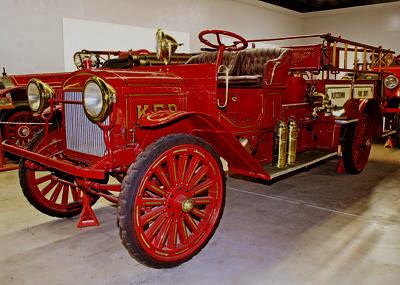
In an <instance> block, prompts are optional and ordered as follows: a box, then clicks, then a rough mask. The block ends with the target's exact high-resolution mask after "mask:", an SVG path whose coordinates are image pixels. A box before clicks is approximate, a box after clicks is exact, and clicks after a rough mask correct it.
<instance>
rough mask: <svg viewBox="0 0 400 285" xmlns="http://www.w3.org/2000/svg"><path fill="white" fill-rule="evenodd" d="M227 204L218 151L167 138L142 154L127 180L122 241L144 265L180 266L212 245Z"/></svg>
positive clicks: (186, 139) (120, 219)
mask: <svg viewBox="0 0 400 285" xmlns="http://www.w3.org/2000/svg"><path fill="white" fill-rule="evenodd" d="M224 203H225V176H224V175H223V171H222V165H221V161H220V159H219V156H218V154H217V153H216V152H215V151H214V150H213V149H212V147H211V146H210V145H209V144H208V143H206V142H205V141H204V140H202V139H199V138H197V137H194V136H190V135H186V134H174V135H169V136H166V137H164V138H161V139H159V140H158V141H156V142H155V143H153V144H151V145H150V146H148V147H147V148H146V150H145V151H144V152H143V153H141V154H140V155H139V156H138V158H137V160H136V161H135V162H134V163H133V164H132V165H131V167H130V168H129V171H128V174H127V176H126V177H125V179H124V181H123V184H122V192H121V194H120V196H119V207H118V224H119V228H120V236H121V239H122V242H123V244H124V245H125V247H126V248H127V250H128V251H129V253H130V254H131V256H132V257H134V258H135V259H136V260H138V261H139V262H141V263H143V264H146V265H148V266H151V267H155V268H165V267H173V266H177V265H179V264H181V263H183V262H185V261H187V260H189V259H190V258H192V257H193V256H194V255H196V254H197V253H198V252H199V251H200V250H201V249H202V248H203V247H204V246H205V245H206V244H207V242H208V240H209V239H210V238H211V237H212V235H213V234H214V232H215V230H216V228H217V226H218V224H219V221H220V219H221V216H222V212H223V208H224Z"/></svg>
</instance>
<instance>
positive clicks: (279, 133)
mask: <svg viewBox="0 0 400 285" xmlns="http://www.w3.org/2000/svg"><path fill="white" fill-rule="evenodd" d="M274 137H275V138H274V159H273V165H274V166H277V167H279V168H282V167H285V166H286V153H287V126H286V124H285V122H283V121H278V122H277V123H276V126H275V131H274Z"/></svg>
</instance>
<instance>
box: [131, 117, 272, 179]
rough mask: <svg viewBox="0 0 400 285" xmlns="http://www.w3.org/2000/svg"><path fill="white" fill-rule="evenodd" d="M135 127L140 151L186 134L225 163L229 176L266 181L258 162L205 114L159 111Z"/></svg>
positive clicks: (265, 175) (266, 176)
mask: <svg viewBox="0 0 400 285" xmlns="http://www.w3.org/2000/svg"><path fill="white" fill-rule="evenodd" d="M137 124H138V126H139V127H138V129H137V133H136V137H137V138H138V143H139V144H140V146H141V148H142V149H144V148H146V147H147V146H148V145H150V144H151V143H153V142H155V141H156V140H158V139H159V138H161V137H163V136H166V135H169V134H174V133H175V134H177V133H184V134H190V135H193V136H196V137H199V138H202V139H203V140H205V141H206V142H208V143H209V144H210V145H211V146H212V147H213V148H214V150H215V151H217V152H218V154H219V155H220V156H221V157H223V158H224V159H225V160H226V161H227V162H228V166H229V170H230V171H231V172H233V173H237V174H241V175H246V176H250V177H256V178H261V179H265V180H270V176H269V175H268V173H266V172H265V171H264V169H263V168H262V166H261V164H260V163H259V162H258V160H256V159H255V158H254V157H253V156H251V155H250V154H249V153H248V152H247V151H246V150H245V148H244V147H243V146H242V144H241V143H240V142H239V140H238V139H237V138H236V137H235V136H234V135H233V134H232V133H231V132H230V131H229V130H227V129H225V128H224V127H223V126H222V125H221V124H220V123H219V122H218V121H217V120H215V119H214V118H212V117H211V116H209V115H207V114H204V113H198V112H185V111H178V112H172V111H160V112H155V113H150V114H147V115H144V116H142V117H141V118H140V119H139V120H138V122H137Z"/></svg>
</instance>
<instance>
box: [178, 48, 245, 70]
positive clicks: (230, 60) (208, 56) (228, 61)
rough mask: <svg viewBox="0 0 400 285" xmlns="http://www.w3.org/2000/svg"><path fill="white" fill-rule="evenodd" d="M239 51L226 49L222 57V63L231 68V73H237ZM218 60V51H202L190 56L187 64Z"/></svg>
mask: <svg viewBox="0 0 400 285" xmlns="http://www.w3.org/2000/svg"><path fill="white" fill-rule="evenodd" d="M237 57H238V52H235V51H225V52H224V57H223V59H222V64H223V65H226V66H227V67H228V68H229V73H228V74H229V75H233V74H234V73H236V72H237V71H236V67H237ZM216 62H217V52H216V51H211V52H202V53H199V54H197V55H195V56H192V57H191V58H189V60H188V61H187V62H186V64H207V63H216Z"/></svg>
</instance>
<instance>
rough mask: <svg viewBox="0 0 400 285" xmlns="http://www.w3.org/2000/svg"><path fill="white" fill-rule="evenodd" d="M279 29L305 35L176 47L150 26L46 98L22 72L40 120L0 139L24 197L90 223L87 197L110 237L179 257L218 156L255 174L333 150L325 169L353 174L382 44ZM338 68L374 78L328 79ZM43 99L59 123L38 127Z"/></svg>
mask: <svg viewBox="0 0 400 285" xmlns="http://www.w3.org/2000/svg"><path fill="white" fill-rule="evenodd" d="M293 38H310V39H311V38H314V39H317V40H318V43H316V44H310V45H303V46H293V47H287V48H275V47H274V48H270V47H267V48H249V43H250V44H251V45H252V44H256V43H258V42H265V41H268V39H261V40H246V39H244V38H243V37H241V36H239V35H237V34H234V33H232V32H228V31H222V30H205V31H202V32H201V33H200V34H199V39H200V41H201V42H202V43H203V44H205V45H206V46H207V48H205V49H204V50H203V51H202V52H199V53H197V54H193V55H188V54H179V53H176V49H177V48H178V46H179V44H178V43H177V42H176V41H174V39H173V38H171V37H170V36H168V35H166V34H164V33H163V32H162V31H158V32H157V43H158V45H157V52H156V54H140V55H137V56H136V57H135V60H134V61H132V62H131V63H130V65H129V68H128V69H121V70H118V69H113V70H110V69H109V68H107V66H105V67H104V68H99V69H91V68H90V67H89V66H88V67H87V68H85V69H84V70H80V71H77V72H74V73H72V74H70V75H68V76H67V77H66V79H65V80H64V82H63V83H62V88H61V91H60V94H61V95H60V97H58V96H56V95H55V94H54V92H53V91H52V89H51V88H49V86H48V85H47V84H46V83H44V82H41V81H39V80H31V81H30V82H29V84H28V88H27V93H28V99H29V100H28V101H29V105H30V107H31V109H32V111H33V112H35V113H37V114H40V113H42V112H44V110H46V111H45V112H46V116H42V117H43V120H44V122H45V128H44V130H43V131H41V132H40V133H39V134H37V135H36V136H35V137H34V138H33V139H32V141H31V142H30V143H29V146H28V148H27V149H26V150H24V149H21V148H18V147H15V146H13V145H12V144H9V143H8V142H7V141H5V142H3V146H4V148H5V150H7V151H9V152H11V153H14V154H16V155H19V156H21V157H22V160H21V162H20V172H19V175H20V183H21V187H22V190H23V192H24V194H25V196H26V197H27V199H28V200H29V202H30V203H31V204H32V205H33V206H35V207H36V208H37V209H38V210H40V211H41V212H43V213H45V214H48V215H52V216H56V217H71V216H74V215H79V214H80V215H81V217H80V221H79V223H78V226H88V225H97V224H98V221H97V219H96V216H95V214H94V213H93V211H92V209H91V205H92V204H93V203H95V202H96V200H97V199H98V198H99V197H104V198H106V199H108V200H110V201H113V202H115V203H118V226H119V228H120V236H121V239H122V242H123V244H124V246H125V247H126V248H127V250H128V251H129V253H130V254H131V255H132V256H133V257H134V258H136V259H137V260H138V261H140V262H142V263H144V264H147V265H148V266H152V267H156V268H162V267H172V266H176V265H179V264H181V263H182V262H185V261H187V260H189V259H190V258H191V257H193V256H194V255H195V254H197V253H198V252H199V251H200V250H201V249H202V248H203V247H204V246H205V245H206V244H207V242H208V240H209V239H210V238H211V237H212V235H213V233H214V232H215V230H216V228H217V226H218V223H219V221H220V219H221V216H222V212H223V208H224V201H225V175H226V172H225V171H224V170H223V166H222V163H221V160H225V161H226V163H227V167H228V169H229V172H230V173H233V174H239V175H243V176H246V177H252V178H258V179H263V180H265V181H269V180H273V179H275V178H277V177H280V176H282V175H286V174H288V173H290V172H293V171H296V170H298V169H300V168H304V167H307V166H310V165H312V164H315V163H317V162H320V161H322V160H326V159H329V158H333V157H337V158H339V160H338V170H341V169H344V170H345V171H346V172H348V173H351V174H356V173H359V172H361V171H362V170H363V169H364V167H365V166H366V164H367V162H368V157H369V154H370V149H371V139H372V137H373V136H380V135H381V126H382V112H381V110H382V108H381V106H382V100H381V94H380V90H381V89H380V84H381V82H382V78H383V76H384V75H385V69H386V64H385V62H386V59H387V57H390V55H391V54H392V52H391V51H389V50H385V49H382V48H380V47H373V46H370V45H366V44H362V43H356V42H353V41H349V40H344V39H342V38H339V37H333V36H331V35H329V34H325V35H312V36H302V37H291V39H293ZM286 39H288V38H286ZM350 54H353V56H354V58H356V60H354V63H353V62H351V63H350V62H348V57H349V55H350ZM359 55H361V58H362V60H363V62H361V63H362V64H361V65H360V61H359V60H358V58H359ZM174 56H175V57H179V58H181V59H182V60H181V62H171V58H172V57H174ZM371 57H372V58H375V57H379V60H378V61H377V63H375V61H373V62H374V64H370V63H368V62H367V59H368V58H371ZM183 59H187V60H186V61H185V62H184V63H182V61H183ZM122 60H123V59H115V60H114V63H118V62H119V61H122ZM341 60H342V61H343V62H342V61H341ZM103 66H104V65H103ZM375 68H378V69H377V70H375ZM350 71H351V72H353V73H357V74H366V73H369V74H371V73H372V74H375V75H376V76H375V77H374V78H373V79H356V77H353V78H351V79H348V78H345V79H339V78H338V77H339V75H340V73H341V72H350ZM57 109H61V110H62V112H61V113H62V120H61V123H60V124H59V125H54V124H53V125H50V124H49V122H50V121H51V118H52V116H54V112H55V111H54V110H57ZM110 176H113V177H115V178H116V179H117V180H118V181H120V182H121V184H119V183H115V184H109V183H108V180H109V177H110Z"/></svg>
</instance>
